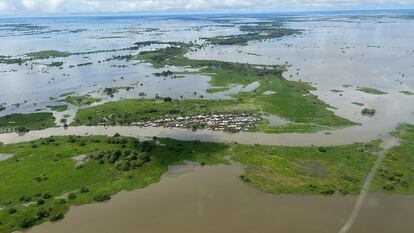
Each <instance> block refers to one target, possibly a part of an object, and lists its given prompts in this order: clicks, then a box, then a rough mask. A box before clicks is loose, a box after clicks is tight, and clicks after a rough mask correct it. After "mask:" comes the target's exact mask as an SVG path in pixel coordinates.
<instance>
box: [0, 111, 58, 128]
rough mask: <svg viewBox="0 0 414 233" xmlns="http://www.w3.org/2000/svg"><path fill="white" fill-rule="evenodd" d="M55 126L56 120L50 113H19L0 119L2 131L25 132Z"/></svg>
mask: <svg viewBox="0 0 414 233" xmlns="http://www.w3.org/2000/svg"><path fill="white" fill-rule="evenodd" d="M54 126H56V125H55V118H54V117H53V115H52V113H49V112H37V113H30V114H20V113H17V114H11V115H6V116H2V117H0V129H1V130H2V131H18V132H25V131H28V130H38V129H45V128H50V127H54Z"/></svg>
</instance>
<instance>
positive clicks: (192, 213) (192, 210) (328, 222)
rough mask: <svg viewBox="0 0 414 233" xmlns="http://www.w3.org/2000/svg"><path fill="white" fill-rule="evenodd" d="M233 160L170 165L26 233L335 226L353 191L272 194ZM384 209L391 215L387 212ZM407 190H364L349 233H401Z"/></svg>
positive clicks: (310, 230) (311, 230) (322, 232)
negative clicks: (158, 175)
mask: <svg viewBox="0 0 414 233" xmlns="http://www.w3.org/2000/svg"><path fill="white" fill-rule="evenodd" d="M242 172H243V169H242V167H241V166H240V165H238V164H233V165H232V166H228V165H217V166H205V167H200V166H197V165H193V164H189V165H186V166H175V167H171V168H170V169H169V171H168V172H167V173H166V174H165V175H164V176H163V177H162V179H161V181H160V182H159V183H155V184H152V185H150V186H149V187H147V188H144V189H139V190H135V191H131V192H126V191H123V192H121V193H119V194H117V195H115V196H114V197H113V198H112V199H111V200H110V201H109V202H107V203H98V204H89V205H83V206H77V207H72V208H71V210H70V211H69V213H68V214H67V215H66V217H65V218H64V219H63V220H62V221H61V222H58V223H45V224H42V225H40V226H36V227H34V228H33V229H32V230H30V231H28V232H29V233H49V232H50V233H52V232H53V233H72V232H77V233H90V232H100V233H112V232H122V233H132V232H146V233H151V232H154V233H159V232H172V233H174V232H177V233H182V232H199V233H203V232H205V233H207V232H209V233H210V232H226V233H231V232H234V233H236V232H237V233H251V232H261V233H266V232H269V233H274V232H281V233H282V232H307V233H332V232H338V231H339V229H340V228H341V226H342V225H343V224H344V223H345V221H346V219H347V218H348V215H349V213H350V212H351V209H352V207H353V203H354V201H355V197H354V196H339V195H334V196H331V197H324V196H301V195H274V194H269V193H264V192H261V191H259V190H256V189H254V188H251V187H249V186H248V185H246V184H245V183H243V182H241V181H240V179H239V177H238V176H239V175H240V174H242ZM390 213H392V214H390ZM413 214H414V197H412V196H390V195H385V194H371V195H369V197H368V199H367V201H366V202H365V204H364V206H363V208H362V212H361V215H360V218H359V219H358V221H357V222H356V223H355V227H354V228H353V229H352V231H350V232H364V233H389V232H399V233H405V232H407V233H409V232H412V229H414V223H413V222H412V221H411V220H410V219H411V216H412V215H413Z"/></svg>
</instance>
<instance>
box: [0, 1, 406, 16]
mask: <svg viewBox="0 0 414 233" xmlns="http://www.w3.org/2000/svg"><path fill="white" fill-rule="evenodd" d="M353 7H354V8H365V7H374V8H375V7H378V8H379V7H383V8H399V7H414V1H413V0H0V15H6V14H61V13H90V12H98V13H99V12H146V11H151V12H161V11H222V10H251V9H257V10H260V9H266V10H269V9H275V10H294V9H321V8H353Z"/></svg>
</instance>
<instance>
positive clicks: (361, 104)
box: [352, 102, 364, 107]
mask: <svg viewBox="0 0 414 233" xmlns="http://www.w3.org/2000/svg"><path fill="white" fill-rule="evenodd" d="M352 104H354V105H357V106H360V107H362V106H364V104H363V103H360V102H352Z"/></svg>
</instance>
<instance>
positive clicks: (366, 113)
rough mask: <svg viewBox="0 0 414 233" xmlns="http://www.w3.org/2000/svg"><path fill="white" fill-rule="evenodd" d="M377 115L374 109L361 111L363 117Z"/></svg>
mask: <svg viewBox="0 0 414 233" xmlns="http://www.w3.org/2000/svg"><path fill="white" fill-rule="evenodd" d="M375 113H376V110H375V109H373V108H364V109H362V110H361V114H362V115H370V116H373V115H375Z"/></svg>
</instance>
